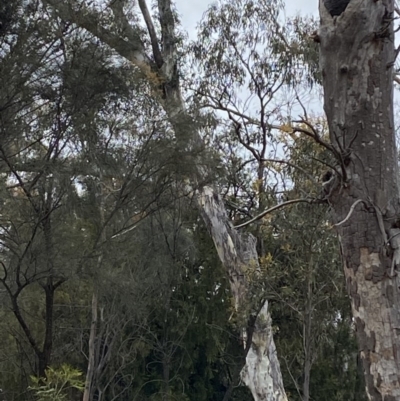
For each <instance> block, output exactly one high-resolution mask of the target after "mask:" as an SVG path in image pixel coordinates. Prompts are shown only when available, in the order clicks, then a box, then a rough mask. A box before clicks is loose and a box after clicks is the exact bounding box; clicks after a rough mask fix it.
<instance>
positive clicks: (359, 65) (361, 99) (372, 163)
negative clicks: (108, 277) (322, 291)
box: [319, 0, 400, 401]
mask: <svg viewBox="0 0 400 401" xmlns="http://www.w3.org/2000/svg"><path fill="white" fill-rule="evenodd" d="M331 3H332V2H331ZM393 8H394V0H350V2H349V4H348V5H347V7H346V8H345V10H344V11H343V12H342V13H341V14H340V15H339V16H335V17H333V18H332V16H331V15H330V13H329V12H328V10H327V8H326V6H325V4H324V0H320V5H319V9H320V16H321V29H320V33H319V39H320V45H321V48H320V56H321V69H322V76H323V86H324V108H325V112H326V116H327V119H328V124H329V131H330V138H331V142H332V144H334V146H335V149H336V150H337V152H338V155H337V158H338V165H339V168H338V170H339V171H340V172H341V177H337V179H336V186H335V187H334V188H332V191H331V192H330V199H329V200H330V203H331V205H332V209H333V211H334V223H338V222H342V221H343V220H345V219H346V216H348V214H349V210H350V209H351V207H352V205H354V204H355V202H356V201H357V200H361V202H358V204H357V205H356V206H355V207H354V210H353V213H352V214H351V216H350V217H349V218H348V219H346V220H345V221H344V222H343V223H342V224H341V225H340V226H338V227H337V229H338V232H339V235H340V242H341V248H342V254H343V262H344V271H345V276H346V280H347V286H348V291H349V294H350V297H351V304H352V310H353V316H354V321H355V324H356V329H357V336H358V342H359V348H360V352H361V357H362V359H363V365H364V371H365V378H366V386H367V393H368V396H369V399H370V400H374V401H378V400H379V401H382V400H385V401H394V400H400V381H399V376H400V279H399V274H400V271H397V272H396V267H397V259H398V258H397V253H398V252H397V251H396V249H392V248H391V244H396V242H393V241H391V238H390V235H391V233H393V232H394V231H393V230H394V229H395V228H398V224H399V223H398V221H399V216H400V213H399V212H400V208H399V190H398V169H397V157H396V145H395V136H394V124H393V84H392V79H393V78H392V77H393V75H392V74H393V71H392V65H393V61H394V57H395V51H394V40H393V20H392V18H393ZM392 246H393V245H392ZM395 246H397V245H395ZM394 251H395V252H394ZM393 257H395V258H396V260H395V262H396V263H392V258H393ZM393 273H394V274H393Z"/></svg>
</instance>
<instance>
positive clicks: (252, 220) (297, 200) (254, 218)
mask: <svg viewBox="0 0 400 401" xmlns="http://www.w3.org/2000/svg"><path fill="white" fill-rule="evenodd" d="M311 202H312V200H311V199H293V200H289V201H286V202H283V203H280V204H279V205H275V206H273V207H271V208H269V209H267V210H264V211H263V212H262V213H260V214H259V215H258V216H256V217H253V218H252V219H251V220H249V221H246V222H245V223H242V224H239V225H237V226H235V228H243V227H246V226H248V225H249V224H252V223H254V222H255V221H257V220H260V219H262V218H263V217H264V216H266V215H267V214H269V213H272V212H274V211H275V210H278V209H281V208H282V207H285V206H288V205H292V204H294V203H311Z"/></svg>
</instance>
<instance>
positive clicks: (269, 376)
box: [42, 0, 287, 401]
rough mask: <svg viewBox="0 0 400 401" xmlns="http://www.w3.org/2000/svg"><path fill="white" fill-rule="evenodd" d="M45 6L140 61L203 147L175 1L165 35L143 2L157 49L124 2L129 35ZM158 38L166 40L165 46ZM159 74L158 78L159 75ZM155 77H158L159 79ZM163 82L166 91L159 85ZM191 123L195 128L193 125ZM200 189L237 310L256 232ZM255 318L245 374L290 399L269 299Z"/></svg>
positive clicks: (57, 2) (188, 134)
mask: <svg viewBox="0 0 400 401" xmlns="http://www.w3.org/2000/svg"><path fill="white" fill-rule="evenodd" d="M42 1H43V3H44V4H45V5H49V6H51V7H53V9H54V10H55V11H56V12H57V14H58V15H59V16H60V17H61V18H62V19H63V20H65V21H70V22H72V23H75V24H76V25H78V26H80V27H81V28H84V29H86V30H87V31H88V32H90V33H91V34H92V35H93V36H95V37H97V38H99V39H100V40H101V41H102V42H103V43H105V44H107V45H108V46H110V47H111V48H112V49H114V50H115V51H116V52H117V53H118V54H119V55H120V56H121V57H123V58H125V59H127V60H128V61H129V62H131V63H132V64H134V65H135V66H137V67H138V68H139V69H140V70H141V71H142V73H143V75H144V76H145V77H147V78H148V81H149V85H150V86H152V87H153V89H154V91H155V93H158V94H159V100H160V103H161V105H162V107H163V108H164V110H165V112H166V114H167V116H168V118H169V122H170V124H171V125H172V126H173V128H174V129H175V133H176V136H177V138H178V141H179V142H180V143H181V144H182V150H187V151H188V152H189V151H193V150H194V149H197V148H198V147H203V146H204V145H203V143H202V139H201V136H200V134H199V131H198V129H197V127H196V125H195V123H194V122H193V119H192V118H191V116H190V115H189V114H188V113H187V111H186V107H185V104H184V102H183V100H182V96H181V87H180V83H179V71H178V59H179V55H178V50H177V48H176V43H177V41H176V29H175V18H174V16H173V12H172V6H171V1H170V0H158V2H157V3H158V12H159V18H160V26H161V38H158V40H157V38H156V37H155V35H156V33H155V30H154V24H153V22H152V20H151V17H150V13H149V12H148V10H147V6H146V2H145V0H140V1H139V6H140V9H141V11H142V15H143V18H144V19H145V22H146V26H147V29H148V31H149V37H150V43H151V45H152V52H153V54H152V55H151V56H150V55H148V54H147V53H146V51H145V46H144V44H143V43H142V41H141V39H140V35H139V28H138V27H135V26H132V25H130V23H129V21H128V19H127V18H126V16H125V15H124V13H123V5H122V3H121V2H119V1H118V0H116V1H114V2H110V8H111V10H112V12H113V14H114V20H115V21H113V22H114V23H116V25H117V26H120V27H122V28H123V29H121V31H122V32H123V35H122V34H121V35H119V34H118V33H115V32H113V31H111V30H109V29H108V28H105V27H102V26H101V25H100V23H99V21H100V18H99V16H98V15H96V14H95V13H94V12H93V11H92V10H89V9H85V8H84V7H83V6H82V4H80V6H79V10H78V8H74V5H75V6H76V5H77V4H76V2H75V1H74V0H69V1H66V0H42ZM158 43H161V44H162V45H161V46H159V45H158ZM152 60H155V62H153V61H152ZM155 78H157V79H155ZM154 81H157V84H155V82H154ZM160 86H162V90H161V91H160V90H159V87H160ZM188 127H190V129H188ZM202 164H203V163H195V165H196V170H195V171H193V172H192V176H191V177H190V180H191V181H192V182H195V183H196V182H201V181H202V180H203V179H204V177H205V176H207V175H208V173H209V172H208V171H207V170H201V167H199V166H201V165H202ZM196 191H197V193H196V194H197V204H198V207H199V210H200V213H201V215H202V217H203V219H204V221H205V223H206V225H207V227H208V229H209V231H210V233H211V236H212V238H213V241H214V244H215V246H216V249H217V251H218V255H219V257H220V259H221V261H222V263H223V264H224V266H225V268H226V270H227V273H228V275H229V278H230V284H231V289H232V295H233V297H234V300H235V305H236V309H238V310H240V309H241V308H245V307H246V304H247V302H248V297H247V293H248V290H249V288H248V283H247V280H246V268H247V267H248V266H249V265H251V266H252V267H253V268H255V269H257V267H258V258H257V252H256V241H255V239H254V238H253V237H252V236H251V235H240V234H239V233H238V232H237V231H236V230H235V228H234V227H233V226H232V223H231V222H230V221H229V219H228V216H227V213H226V209H225V205H224V203H223V201H222V199H221V197H220V196H219V195H218V194H217V193H216V192H215V191H214V189H213V188H211V187H201V188H198V189H196ZM251 318H252V319H249V320H253V321H254V323H253V324H252V327H251V330H248V328H244V332H246V331H247V332H249V333H250V335H248V336H247V340H248V344H247V345H246V350H247V351H248V352H247V354H246V366H245V367H244V369H243V371H242V379H243V381H244V382H245V383H246V385H247V386H248V387H249V388H250V390H251V392H252V394H253V397H254V400H255V401H287V397H286V394H285V391H284V389H283V382H282V376H281V371H280V365H279V361H278V358H277V355H276V349H275V344H274V340H273V337H272V327H271V317H270V314H269V311H268V302H265V303H264V305H263V306H262V308H261V310H260V311H258V313H256V314H255V316H252V317H251Z"/></svg>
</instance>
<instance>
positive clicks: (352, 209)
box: [334, 199, 363, 227]
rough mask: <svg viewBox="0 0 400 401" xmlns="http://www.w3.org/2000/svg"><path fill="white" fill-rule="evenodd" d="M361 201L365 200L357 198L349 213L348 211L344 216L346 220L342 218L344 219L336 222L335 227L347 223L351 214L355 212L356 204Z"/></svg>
mask: <svg viewBox="0 0 400 401" xmlns="http://www.w3.org/2000/svg"><path fill="white" fill-rule="evenodd" d="M360 202H363V200H362V199H357V200H356V201H355V202H354V203H353V204H352V206H351V208H350V210H349V213H348V214H347V216H346V217H345V218H344V220H342V221H341V222H339V223H336V224H334V226H335V227H338V226H341V225H342V224H344V223H346V221H347V220H348V219H349V218H350V217H351V215H352V214H353V212H354V209H355V208H356V206H357V205H358V204H359V203H360Z"/></svg>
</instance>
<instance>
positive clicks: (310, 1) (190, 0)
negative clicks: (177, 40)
mask: <svg viewBox="0 0 400 401" xmlns="http://www.w3.org/2000/svg"><path fill="white" fill-rule="evenodd" d="M272 1H273V0H272ZM213 2H214V1H212V0H176V6H177V9H178V12H179V14H180V16H181V17H182V25H183V27H184V28H185V30H186V31H187V32H188V33H189V36H190V38H191V39H194V37H195V31H196V25H197V24H198V22H199V21H200V19H201V17H202V15H203V13H204V12H205V11H206V10H207V8H208V6H209V5H210V4H212V3H213ZM296 14H301V15H314V16H317V14H318V0H286V15H287V16H293V15H296Z"/></svg>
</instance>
